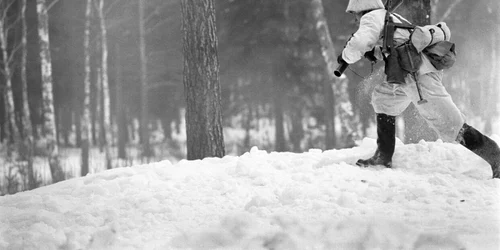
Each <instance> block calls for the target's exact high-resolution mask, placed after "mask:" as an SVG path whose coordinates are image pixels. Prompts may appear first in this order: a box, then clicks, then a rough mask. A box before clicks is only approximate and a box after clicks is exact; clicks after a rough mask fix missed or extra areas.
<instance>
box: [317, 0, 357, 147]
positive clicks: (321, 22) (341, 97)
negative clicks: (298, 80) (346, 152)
mask: <svg viewBox="0 0 500 250" xmlns="http://www.w3.org/2000/svg"><path fill="white" fill-rule="evenodd" d="M311 4H312V10H313V17H314V24H315V26H316V34H317V35H318V39H319V42H320V44H321V52H322V54H323V58H324V60H325V63H326V72H327V75H328V79H327V80H326V81H325V84H324V91H325V94H326V96H325V104H326V105H327V107H326V109H325V110H326V113H327V114H326V118H327V121H326V124H327V129H326V130H327V131H326V135H327V136H326V140H327V141H326V145H327V147H332V146H334V145H335V144H334V143H335V132H334V125H335V123H334V114H335V111H334V109H333V108H334V107H329V106H328V105H329V104H334V105H335V106H336V108H337V109H338V115H339V116H340V121H341V124H342V144H343V145H342V146H353V145H354V139H355V138H354V134H355V132H356V131H357V129H356V125H355V120H354V119H355V116H354V114H353V109H352V104H351V101H350V99H349V93H348V92H347V83H346V82H345V81H339V80H337V78H336V77H335V74H334V70H335V68H336V63H335V58H336V56H335V48H334V46H333V42H332V39H331V36H330V31H329V30H328V24H327V22H326V18H325V14H324V8H323V1H322V0H311ZM332 88H333V91H334V92H333V93H332ZM330 99H333V101H332V102H329V101H330ZM335 100H337V101H338V102H336V101H335Z"/></svg>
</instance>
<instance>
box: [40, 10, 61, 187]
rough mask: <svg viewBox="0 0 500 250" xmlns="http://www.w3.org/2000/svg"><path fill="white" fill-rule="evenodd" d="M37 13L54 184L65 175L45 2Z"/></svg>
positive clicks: (49, 151) (45, 118)
mask: <svg viewBox="0 0 500 250" xmlns="http://www.w3.org/2000/svg"><path fill="white" fill-rule="evenodd" d="M37 12H38V36H39V39H40V58H41V67H42V99H43V104H42V106H43V121H44V126H43V135H44V136H45V140H46V143H47V152H48V155H49V165H50V172H51V174H52V182H54V183H55V182H59V181H62V180H64V173H63V170H62V167H61V161H60V159H59V147H58V145H57V138H56V135H57V133H56V119H55V113H54V98H53V93H52V58H51V55H50V43H49V15H48V13H47V5H46V2H45V0H37Z"/></svg>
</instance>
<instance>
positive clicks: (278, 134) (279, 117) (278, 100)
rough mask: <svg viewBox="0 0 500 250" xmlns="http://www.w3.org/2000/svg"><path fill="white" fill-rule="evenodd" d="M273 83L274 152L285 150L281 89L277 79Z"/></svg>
mask: <svg viewBox="0 0 500 250" xmlns="http://www.w3.org/2000/svg"><path fill="white" fill-rule="evenodd" d="M271 84H273V85H274V98H273V102H274V103H273V104H274V128H275V130H274V137H275V138H274V144H275V145H274V150H275V151H276V152H284V151H287V147H286V140H285V118H284V116H285V114H284V110H283V106H284V104H283V102H284V100H283V99H284V98H283V89H282V86H281V85H282V84H281V83H279V82H278V81H274V83H271Z"/></svg>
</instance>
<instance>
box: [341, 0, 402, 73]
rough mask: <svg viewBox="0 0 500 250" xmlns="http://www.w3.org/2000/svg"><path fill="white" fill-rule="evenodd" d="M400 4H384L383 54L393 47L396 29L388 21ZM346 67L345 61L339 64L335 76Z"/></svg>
mask: <svg viewBox="0 0 500 250" xmlns="http://www.w3.org/2000/svg"><path fill="white" fill-rule="evenodd" d="M402 3H403V0H387V2H386V3H385V9H386V10H387V13H386V15H385V20H384V31H383V32H384V40H383V45H382V52H383V53H388V52H389V51H390V49H391V48H392V46H393V39H394V29H395V28H396V27H395V26H394V23H393V22H391V21H390V13H391V12H393V11H395V10H396V9H397V8H398V7H399V6H400V5H401V4H402ZM348 66H349V64H348V63H347V62H345V61H342V62H341V63H339V66H338V67H337V69H336V70H335V71H334V74H335V76H337V77H340V76H341V75H342V74H343V73H344V71H345V70H346V69H347V67H348Z"/></svg>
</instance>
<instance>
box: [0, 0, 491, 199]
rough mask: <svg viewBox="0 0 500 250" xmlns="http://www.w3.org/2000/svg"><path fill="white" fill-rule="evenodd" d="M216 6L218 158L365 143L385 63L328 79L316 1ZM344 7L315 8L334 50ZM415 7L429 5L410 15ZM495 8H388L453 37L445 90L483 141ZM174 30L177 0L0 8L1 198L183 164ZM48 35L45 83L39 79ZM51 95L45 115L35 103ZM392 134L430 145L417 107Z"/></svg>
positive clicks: (5, 4) (69, 0)
mask: <svg viewBox="0 0 500 250" xmlns="http://www.w3.org/2000/svg"><path fill="white" fill-rule="evenodd" d="M41 2H43V5H44V6H45V8H46V10H47V11H46V12H45V14H46V15H45V17H46V18H45V19H44V18H43V15H40V11H42V12H43V8H42V9H40V6H41ZM214 2H215V8H216V14H217V15H216V22H217V38H218V43H219V44H218V45H219V46H218V56H219V62H220V69H219V75H220V86H221V100H222V110H221V112H222V118H223V127H224V143H225V148H226V154H233V155H240V154H242V153H244V152H247V151H249V150H250V148H251V147H252V146H258V147H259V149H264V150H269V151H292V152H304V151H307V150H309V149H311V148H320V149H323V150H326V149H333V148H345V147H352V146H354V145H355V143H356V141H357V140H360V139H362V138H364V137H367V136H371V137H373V136H374V134H373V127H374V122H375V121H374V113H373V109H372V107H371V105H370V104H369V103H370V92H371V91H370V90H371V88H372V87H373V86H374V83H375V82H377V81H382V79H383V74H382V73H381V66H383V65H382V63H379V64H376V65H370V63H369V62H368V61H366V60H362V61H361V62H359V63H357V64H355V65H351V66H350V69H348V70H347V71H346V73H345V77H342V78H331V77H330V76H329V73H328V70H327V69H328V66H327V64H326V63H325V57H324V54H323V51H322V43H321V41H320V38H319V36H318V31H317V27H318V23H319V21H321V20H322V19H321V16H320V17H319V18H318V16H317V13H318V12H317V11H318V8H317V7H318V6H317V2H320V3H321V1H315V0H289V1H283V0H254V1H244V0H215V1H214ZM347 2H348V1H347V0H338V1H322V4H321V5H322V7H323V8H324V9H323V13H322V14H323V15H322V17H323V18H325V20H326V24H327V25H326V27H327V28H328V32H329V34H330V35H331V36H330V37H331V41H332V42H333V47H334V48H333V50H334V51H330V52H334V53H336V54H338V53H340V51H341V49H342V47H343V46H344V44H345V42H346V41H347V40H348V39H349V37H350V35H351V34H352V33H353V32H355V30H356V23H355V21H354V18H353V16H351V15H349V14H347V13H345V7H346V6H347ZM24 3H25V4H26V5H24ZM415 3H419V4H422V3H423V4H428V6H429V8H427V9H422V11H417V12H415V11H413V10H414V9H412V8H418V6H417V7H415V6H413V5H415ZM88 4H90V8H88V6H87V5H88ZM315 4H316V5H315ZM422 6H424V5H422ZM499 6H500V3H499V2H498V1H497V0H478V1H463V0H419V1H405V3H404V4H403V5H402V6H401V7H400V8H399V9H398V11H397V12H398V13H401V14H403V15H404V16H406V17H408V19H409V20H410V21H413V22H414V23H415V24H420V25H423V24H426V23H429V22H430V23H437V22H439V21H445V22H446V23H447V24H448V26H449V27H450V28H451V30H452V42H454V43H456V46H457V52H458V60H457V63H456V64H455V66H454V67H453V68H452V69H450V70H447V71H446V72H445V77H444V85H445V87H446V88H447V90H448V91H449V92H450V94H451V95H452V97H453V99H454V101H455V102H456V103H457V105H458V106H459V108H460V109H461V110H462V112H463V113H464V114H465V115H466V116H467V119H468V122H469V123H471V124H473V125H474V126H475V127H478V128H479V129H480V130H482V131H483V132H485V133H486V134H493V133H497V134H499V133H500V129H498V128H499V119H498V118H499V108H500V107H499V104H500V100H499V98H500V87H499V81H500V79H499V72H500V71H499V69H500V68H499V58H500V55H499V54H498V53H499V49H500V46H499V45H498V44H499V41H500V31H499V29H500V17H499V10H500V7H499ZM37 7H38V8H37ZM24 8H25V9H24ZM23 13H25V14H23ZM415 13H417V14H415ZM422 13H424V15H423V16H424V19H426V20H422V18H421V16H422ZM426 13H429V14H428V16H426V15H427V14H426ZM419 16H420V17H419ZM47 20H48V22H47V23H46V24H47V26H46V27H45V28H46V29H47V31H48V33H47V34H48V35H47V36H44V35H41V34H44V33H43V30H41V29H43V28H44V27H43V25H41V24H42V23H44V22H45V21H47ZM181 22H182V13H181V1H180V0H93V1H82V0H48V1H47V2H45V1H43V0H37V1H35V0H27V1H26V0H3V1H2V2H1V3H0V26H1V27H2V29H0V34H1V36H0V44H1V45H2V46H1V50H2V56H1V57H0V68H1V73H2V74H1V77H0V91H1V92H2V93H1V95H0V104H1V106H0V142H1V145H0V156H1V157H0V158H1V159H0V166H1V167H0V171H1V172H0V193H1V194H7V193H15V192H18V191H20V190H26V189H32V188H35V187H37V186H40V185H45V184H49V183H52V182H53V181H60V180H63V179H67V178H71V177H76V176H80V175H82V174H86V173H88V172H97V171H101V170H104V169H106V168H114V167H123V166H130V165H133V164H140V163H146V162H152V161H159V160H164V159H169V160H171V161H179V160H181V159H185V158H186V139H185V133H186V131H185V119H184V113H185V109H186V98H185V96H184V85H183V67H184V63H183V54H182V52H183V44H182V37H183V31H182V29H181ZM24 37H25V38H26V39H23V38H24ZM48 37H50V44H49V43H48V41H47V43H46V44H47V48H49V49H48V52H49V53H48V54H49V55H50V57H49V58H51V64H49V65H51V66H50V69H51V72H50V73H51V74H50V77H51V79H49V78H47V72H46V71H45V70H42V69H46V68H44V67H43V66H44V65H46V63H47V61H46V60H45V61H44V55H45V56H46V55H47V53H45V54H44V52H43V48H44V39H45V38H48ZM49 62H50V61H49ZM103 62H107V63H103ZM47 79H49V80H50V81H51V83H52V84H51V85H48V84H46V82H47ZM47 86H51V87H52V89H47ZM86 86H88V89H87V88H86ZM47 93H51V94H52V97H53V99H52V100H51V101H52V102H53V107H54V109H53V116H52V118H51V116H47V113H48V112H47V109H45V108H44V107H46V105H45V104H46V102H47V98H46V97H47V96H49V95H47ZM86 97H87V98H86ZM24 107H29V108H24ZM85 110H88V113H86V112H85ZM25 114H28V115H25ZM26 117H29V119H26ZM50 119H53V121H54V124H55V127H54V128H53V129H50V128H49V129H48V127H50V126H47V120H50ZM86 129H88V130H90V131H91V132H90V138H86V137H85V133H83V134H82V130H84V131H85V130H86ZM50 131H54V135H53V137H50V136H47V133H48V134H49V135H50ZM398 136H399V138H400V139H401V140H403V141H404V142H405V143H414V142H418V141H419V140H421V139H424V140H436V139H437V136H436V134H435V133H434V132H432V130H430V128H429V127H428V126H427V125H426V124H425V123H424V122H423V121H422V120H421V119H419V118H418V114H417V113H416V112H415V109H414V108H409V109H408V110H407V111H406V112H405V114H404V115H402V116H401V117H400V118H399V119H398ZM47 138H48V139H47ZM50 138H53V140H51V139H50ZM30 143H32V144H33V145H34V146H33V147H29V146H26V145H29V144H30ZM86 145H87V146H86ZM86 150H87V151H86ZM85 154H86V155H85ZM84 159H87V161H86V162H85V160H84ZM82 166H83V167H82Z"/></svg>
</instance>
